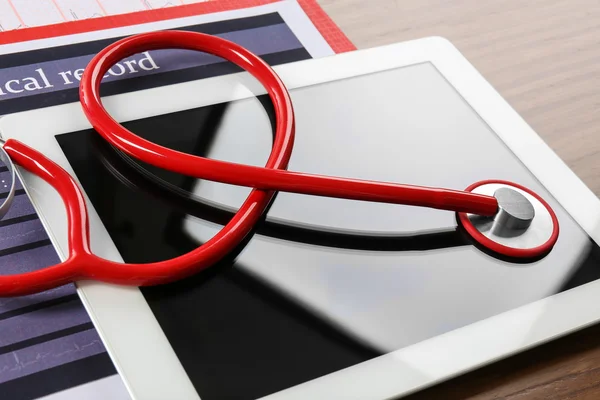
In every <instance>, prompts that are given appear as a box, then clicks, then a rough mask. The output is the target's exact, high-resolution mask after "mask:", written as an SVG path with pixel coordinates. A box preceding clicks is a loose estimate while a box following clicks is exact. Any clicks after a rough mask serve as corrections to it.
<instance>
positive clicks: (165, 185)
mask: <svg viewBox="0 0 600 400" xmlns="http://www.w3.org/2000/svg"><path fill="white" fill-rule="evenodd" d="M164 48H179V49H190V50H197V51H203V52H206V53H210V54H213V55H216V56H219V57H221V58H223V59H225V60H228V61H230V62H233V63H235V64H237V65H238V66H239V67H241V68H243V69H244V70H246V71H247V72H249V73H251V74H252V75H253V76H254V77H255V78H257V79H258V80H259V81H260V82H261V83H262V84H263V86H264V87H265V88H266V90H267V94H268V96H269V98H270V100H271V102H272V105H273V110H274V114H275V121H274V138H273V145H272V150H271V153H270V156H269V157H268V160H267V161H266V164H265V166H264V167H255V166H249V165H242V164H236V163H230V162H225V161H220V160H210V159H207V158H204V157H201V156H198V155H192V154H185V153H182V152H178V151H175V150H172V149H169V148H166V147H163V146H160V145H158V144H156V143H152V142H150V141H148V140H145V139H143V138H140V137H138V136H137V135H135V134H134V133H132V132H130V131H129V130H127V129H126V128H124V127H123V126H122V125H120V124H119V123H118V122H116V121H115V120H114V119H113V118H111V117H110V115H109V114H108V113H107V111H106V110H105V108H104V106H103V105H102V102H101V96H100V83H101V80H102V77H103V76H104V74H105V73H106V71H107V70H108V69H109V68H110V67H111V66H113V65H114V64H115V63H116V62H118V61H120V60H122V59H123V58H126V57H129V56H131V55H134V54H136V53H139V52H143V51H150V50H157V49H164ZM80 101H81V104H82V107H83V111H84V113H85V115H86V117H87V118H88V120H89V121H90V123H91V125H92V126H93V128H94V129H95V130H96V132H97V133H98V134H99V135H96V137H95V143H96V144H97V148H98V149H99V150H100V154H101V155H102V157H101V159H102V160H103V162H104V164H105V165H106V166H107V168H109V170H110V171H111V172H112V173H113V174H114V175H115V176H117V177H119V179H120V180H121V181H123V182H125V183H127V184H128V185H131V186H134V187H135V188H137V189H142V190H145V191H148V192H150V193H152V194H153V195H154V196H158V197H159V198H161V199H163V200H165V201H168V202H170V203H171V204H176V205H177V206H179V207H182V208H184V209H185V210H186V212H188V213H189V214H191V215H194V216H197V217H199V218H203V219H206V220H209V221H212V222H216V223H219V224H222V225H224V226H223V228H222V229H221V230H220V231H219V232H218V233H217V234H215V235H214V236H213V237H212V238H211V239H210V240H208V241H207V242H206V243H203V244H201V245H200V246H199V247H197V248H195V249H194V250H192V251H190V252H188V253H187V254H184V255H181V256H178V257H176V258H173V259H170V260H164V261H159V262H152V263H137V264H131V263H127V264H123V263H117V262H113V261H109V260H105V259H102V258H100V257H98V256H96V255H95V254H93V253H92V252H91V250H90V244H89V221H88V214H87V209H86V204H85V200H84V197H83V195H82V192H81V190H80V189H79V187H78V184H77V183H76V182H75V180H74V179H73V178H72V177H71V176H70V175H69V174H68V173H67V172H66V171H65V170H63V169H62V168H61V167H59V166H58V165H57V164H55V163H54V162H52V161H51V160H49V159H48V158H46V157H45V156H43V155H42V154H41V153H39V152H37V151H36V150H34V149H32V148H30V147H28V146H26V145H24V144H23V143H21V142H19V141H17V140H14V139H9V140H7V141H6V142H5V143H4V145H3V147H2V148H3V150H4V151H3V152H2V153H0V157H1V158H2V160H3V161H4V162H5V164H6V166H7V173H8V174H10V175H11V176H12V179H13V180H12V185H11V187H10V190H9V192H8V194H7V197H6V199H5V201H4V203H3V204H2V205H0V213H1V215H2V216H3V215H4V214H6V212H7V211H8V209H9V207H10V204H11V202H12V198H13V196H14V190H15V179H14V166H13V164H12V163H13V162H14V163H16V164H18V165H20V166H21V167H23V168H25V169H26V170H28V171H30V172H32V173H34V174H36V175H38V176H39V177H41V178H43V179H44V180H45V181H47V182H48V183H50V184H51V185H52V186H53V187H54V189H55V190H56V191H57V192H58V193H59V194H60V196H61V198H62V199H63V202H64V204H65V207H66V210H67V216H68V243H69V256H68V258H67V259H66V260H65V261H64V262H62V263H60V264H57V265H54V266H51V267H48V268H44V269H40V270H36V271H32V272H27V273H22V274H15V275H7V276H0V295H4V296H14V295H24V294H30V293H34V292H39V291H43V290H47V289H50V288H53V287H57V286H61V285H64V284H67V283H70V282H74V281H78V280H90V279H91V280H98V281H104V282H109V283H115V284H121V285H136V286H149V285H158V284H164V283H169V282H173V281H176V280H179V279H182V278H185V277H188V276H191V275H193V274H195V273H197V272H199V271H201V270H203V269H205V268H207V267H210V266H212V265H214V264H216V263H217V262H219V261H220V260H221V259H223V258H224V257H226V256H227V255H228V254H229V253H230V252H231V251H232V250H234V249H236V248H237V247H238V246H239V245H240V244H241V243H243V242H244V240H245V239H247V237H248V236H249V235H251V234H252V233H254V231H255V229H258V230H259V232H260V234H263V235H271V236H275V237H278V238H283V239H286V240H292V241H297V242H305V243H308V244H313V245H319V246H331V247H339V248H351V249H362V250H380V251H381V250H395V251H401V250H428V249H435V248H443V247H452V246H465V245H472V244H474V245H476V246H477V247H478V248H479V249H480V250H483V251H484V252H486V253H489V254H492V255H494V256H496V257H499V258H502V259H507V260H511V261H512V262H523V261H527V260H536V259H539V258H541V257H544V256H545V255H546V254H548V253H549V252H550V251H551V249H552V247H553V246H554V244H555V243H556V240H557V238H558V231H559V228H558V220H557V218H556V215H555V214H554V212H553V210H552V209H551V207H550V206H549V205H548V203H546V202H545V201H544V200H543V199H542V198H541V197H540V196H539V195H537V194H536V193H535V192H533V191H532V190H530V189H528V188H526V187H524V186H521V185H518V184H516V183H512V182H507V181H501V180H488V181H481V182H476V183H474V184H472V185H471V186H469V187H467V188H466V189H465V190H462V191H461V190H452V189H443V188H432V187H425V186H414V185H402V184H396V183H389V182H376V181H368V180H357V179H347V178H340V177H330V176H322V175H313V174H304V173H300V172H291V171H288V170H287V166H288V163H289V160H290V157H291V153H292V147H293V142H294V134H295V122H294V111H293V106H292V102H291V99H290V95H289V93H288V91H287V89H286V87H285V85H284V84H283V82H282V81H281V80H280V78H279V77H278V76H277V74H276V73H275V72H274V71H273V70H272V69H271V68H270V67H269V66H268V65H267V64H266V63H265V62H264V61H262V60H261V59H260V58H259V57H257V56H256V55H254V54H253V53H251V52H249V51H248V50H246V49H244V48H243V47H241V46H238V45H236V44H235V43H232V42H229V41H226V40H224V39H221V38H218V37H214V36H210V35H205V34H200V33H195V32H182V31H162V32H153V33H146V34H140V35H135V36H131V37H128V38H125V39H122V40H120V41H118V42H115V43H113V44H112V45H110V46H108V47H106V48H105V49H104V50H102V51H101V52H100V53H98V54H97V55H96V56H95V57H94V58H93V59H92V60H91V61H90V63H89V65H88V66H87V68H86V69H85V72H84V74H83V76H82V79H81V83H80ZM134 160H139V161H141V162H143V163H146V164H149V165H151V166H154V167H157V168H160V169H164V170H167V171H171V172H174V173H177V174H181V175H184V176H188V177H190V178H194V179H203V180H211V181H215V182H220V183H226V184H230V185H237V186H245V187H249V188H252V190H251V191H250V194H249V195H248V197H247V198H246V200H245V201H244V202H243V204H242V205H241V206H240V207H239V208H238V209H237V210H235V209H231V208H227V207H225V206H223V205H219V204H214V203H211V202H209V201H208V200H204V199H201V198H199V197H197V196H190V193H189V192H187V191H184V190H181V188H178V187H177V186H175V185H172V184H170V183H169V182H167V181H165V180H162V179H160V178H158V177H157V176H156V175H154V174H152V173H151V172H149V171H148V170H146V169H145V168H143V167H141V166H140V165H139V164H138V163H137V162H135V161H134ZM280 191H283V192H290V193H298V194H305V195H314V196H324V197H334V198H342V199H349V200H361V201H369V202H381V203H392V204H398V205H403V206H412V207H429V208H435V209H440V210H446V211H449V212H454V213H455V215H456V219H457V228H456V229H454V230H450V231H447V232H436V233H424V234H422V235H379V234H369V233H365V232H352V231H332V230H327V229H324V228H321V227H314V226H309V225H302V224H292V223H290V222H289V221H283V220H277V219H274V218H271V217H269V216H268V215H267V210H268V208H269V206H270V204H271V203H272V201H273V199H274V197H275V195H276V194H277V192H280Z"/></svg>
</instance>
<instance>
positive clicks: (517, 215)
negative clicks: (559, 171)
mask: <svg viewBox="0 0 600 400" xmlns="http://www.w3.org/2000/svg"><path fill="white" fill-rule="evenodd" d="M466 190H467V191H470V192H472V193H478V194H483V195H489V196H494V197H495V198H496V199H497V201H498V210H497V212H496V214H495V215H494V216H491V217H484V216H480V215H475V214H467V213H458V218H459V221H460V223H461V225H462V226H463V228H464V229H465V230H466V231H467V233H468V234H469V235H470V236H471V237H472V238H473V239H474V240H475V241H476V242H477V243H478V244H479V245H480V246H483V247H484V248H485V249H487V250H490V251H492V252H494V253H497V254H500V255H503V256H507V257H516V258H532V259H534V258H539V257H542V256H544V255H545V254H547V253H548V252H549V251H550V250H551V249H552V247H553V246H554V244H555V243H556V240H557V238H558V219H557V218H556V215H555V214H554V211H553V210H552V208H551V207H550V206H549V205H548V203H546V202H545V201H544V200H543V199H542V198H541V197H540V196H538V195H537V194H536V193H534V192H533V191H531V190H529V189H527V188H525V187H522V186H520V185H517V184H515V183H511V182H506V181H483V182H478V183H475V184H473V185H471V186H470V187H469V188H467V189H466Z"/></svg>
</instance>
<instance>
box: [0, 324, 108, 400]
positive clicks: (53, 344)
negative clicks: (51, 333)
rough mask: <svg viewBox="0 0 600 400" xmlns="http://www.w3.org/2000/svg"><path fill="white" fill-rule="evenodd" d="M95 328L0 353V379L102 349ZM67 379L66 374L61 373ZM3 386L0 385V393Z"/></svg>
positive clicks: (80, 357) (21, 375)
mask: <svg viewBox="0 0 600 400" xmlns="http://www.w3.org/2000/svg"><path fill="white" fill-rule="evenodd" d="M104 351H105V350H104V346H103V345H102V342H101V340H100V338H99V337H98V334H97V333H96V331H95V330H94V329H89V330H85V331H83V332H77V333H75V334H72V335H69V336H66V337H61V338H57V339H54V340H51V341H48V342H44V343H40V344H36V345H33V346H30V347H26V348H23V349H20V350H16V351H13V352H11V353H7V354H2V355H0V383H3V382H7V381H10V380H12V379H17V378H20V377H23V376H26V375H30V374H33V373H36V372H40V371H43V370H45V369H48V368H53V367H57V366H59V365H62V364H65V363H69V362H73V361H76V360H81V359H82V358H86V357H90V356H93V355H96V354H99V353H103V352H104ZM62 379H65V380H67V381H68V377H62ZM1 390H2V386H0V393H1Z"/></svg>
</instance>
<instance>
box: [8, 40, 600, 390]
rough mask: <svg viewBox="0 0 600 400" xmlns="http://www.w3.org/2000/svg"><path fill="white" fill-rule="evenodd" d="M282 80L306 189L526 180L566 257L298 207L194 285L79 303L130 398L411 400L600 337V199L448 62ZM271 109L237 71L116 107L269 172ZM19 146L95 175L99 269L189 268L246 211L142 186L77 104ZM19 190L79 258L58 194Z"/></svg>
mask: <svg viewBox="0 0 600 400" xmlns="http://www.w3.org/2000/svg"><path fill="white" fill-rule="evenodd" d="M275 69H276V70H277V72H278V73H279V74H280V76H281V77H282V79H283V80H284V82H285V83H286V85H287V86H288V88H289V89H290V92H291V95H292V100H293V102H294V107H295V112H296V118H297V136H296V144H295V147H294V152H293V155H292V159H291V162H290V165H289V169H290V170H295V171H306V172H310V173H318V174H329V175H337V176H345V177H355V178H362V179H375V180H383V181H392V182H400V183H408V184H417V185H427V186H439V187H445V188H452V189H458V190H463V189H465V188H466V187H468V186H469V185H471V184H472V183H474V182H477V181H481V180H486V179H503V180H509V181H512V182H516V183H518V184H521V185H524V186H527V187H529V188H531V189H532V190H534V191H535V192H537V193H538V194H539V195H540V196H542V197H543V198H544V199H545V200H546V201H547V202H548V203H549V204H550V206H551V207H552V208H553V209H554V211H555V212H556V214H557V217H558V220H559V223H560V234H559V238H558V241H557V243H556V245H555V246H554V248H553V249H552V251H551V252H550V253H549V254H547V255H546V256H545V257H543V258H541V259H538V260H535V261H531V262H526V263H516V262H514V261H511V260H507V259H502V258H499V257H495V256H494V255H492V254H489V253H487V252H484V251H482V250H481V249H480V248H479V247H477V246H475V245H474V244H473V241H472V240H470V239H469V238H468V237H467V236H466V235H464V232H462V231H461V228H460V227H459V226H458V225H457V220H456V216H455V215H454V214H453V213H450V212H446V211H440V210H433V209H424V208H415V207H410V206H396V205H389V204H374V203H366V202H358V201H349V200H340V199H329V198H319V197H313V196H303V195H296V194H288V193H280V194H278V196H277V198H276V200H275V201H274V202H273V204H272V206H271V208H270V210H269V212H268V217H267V218H266V220H265V221H264V222H263V223H262V224H260V225H259V226H258V227H257V228H256V231H255V233H254V235H253V236H252V237H251V238H249V240H248V241H247V243H245V245H244V246H242V247H240V248H239V249H236V251H235V253H234V254H232V255H231V256H230V257H229V258H228V259H226V260H223V261H222V262H221V263H219V264H218V265H216V266H214V267H212V268H210V269H208V270H206V271H205V272H203V273H201V274H198V275H197V276H195V277H192V278H189V279H186V280H184V281H180V282H176V283H173V284H170V285H164V286H158V287H149V288H142V289H138V288H132V287H119V286H112V285H106V284H102V283H96V282H80V283H79V284H78V288H79V293H80V295H81V297H82V299H83V301H84V304H85V305H86V307H87V309H88V311H89V313H90V315H91V317H92V319H93V321H94V323H95V325H96V327H97V329H98V331H99V333H100V335H101V337H102V339H103V341H104V343H105V345H106V347H107V349H108V351H109V354H110V356H111V357H112V359H113V361H114V363H115V365H116V367H117V369H118V371H119V373H120V375H121V377H122V379H123V381H124V382H125V384H126V386H127V388H128V389H129V391H130V394H131V396H132V398H135V399H167V398H169V399H198V398H201V399H203V400H211V399H223V398H228V399H256V398H264V397H266V398H269V399H278V400H291V399H294V400H295V399H317V398H318V399H329V398H344V399H361V400H364V399H377V400H381V399H388V398H392V397H400V396H403V395H406V394H408V393H412V392H415V391H417V390H419V389H422V388H424V387H427V386H431V385H433V384H435V383H437V382H440V381H442V380H446V379H449V378H451V377H453V376H456V375H458V374H461V373H464V372H466V371H469V370H472V369H474V368H477V367H479V366H481V365H484V364H487V363H490V362H492V361H494V360H497V359H500V358H503V357H506V356H508V355H510V354H514V353H516V352H519V351H522V350H524V349H527V348H530V347H532V346H535V345H538V344H540V343H543V342H545V341H548V340H551V339H553V338H555V337H557V336H560V335H564V334H566V333H568V332H571V331H574V330H576V329H580V328H582V327H584V326H586V325H589V324H591V323H593V322H595V321H596V320H598V319H599V318H600V309H599V308H598V307H596V303H597V298H598V296H600V281H598V279H599V278H600V265H599V264H598V260H599V259H600V248H599V247H598V244H597V243H598V239H599V238H600V228H599V226H600V224H599V222H600V202H599V201H598V199H597V198H596V196H594V194H593V193H592V192H591V191H590V190H589V189H588V188H586V186H585V185H584V184H583V183H582V182H581V181H580V180H579V179H578V178H577V177H576V176H575V175H574V173H573V172H571V171H570V170H569V169H568V168H567V167H566V166H565V165H564V163H563V162H562V161H561V160H560V159H559V158H558V157H557V156H556V155H555V154H554V153H553V152H552V151H551V150H550V149H549V148H548V146H546V145H545V144H544V142H543V141H542V140H541V139H540V138H539V137H538V136H537V135H536V133H535V132H534V131H533V130H532V129H531V128H530V127H529V126H528V125H527V124H526V123H525V122H524V121H523V120H522V119H521V118H520V117H519V116H518V115H517V113H516V112H515V111H514V110H512V109H511V107H510V106H509V105H508V104H507V103H506V102H505V101H504V100H503V99H502V98H501V96H500V95H499V94H498V93H497V92H496V91H495V90H494V89H493V88H492V87H491V86H490V85H489V84H488V83H487V82H486V81H485V79H484V78H482V77H481V76H480V75H479V74H478V73H477V71H476V70H475V69H474V68H473V66H472V65H470V64H469V63H468V61H466V60H465V59H464V58H463V57H462V56H461V55H460V53H459V52H458V51H457V50H456V49H455V48H454V47H453V46H452V45H451V44H450V43H448V42H447V41H445V40H443V39H440V38H427V39H422V40H417V41H412V42H406V43H400V44H396V45H391V46H386V47H380V48H374V49H369V50H361V51H356V52H352V53H346V54H341V55H335V56H331V57H326V58H322V59H315V60H307V61H300V62H296V63H291V64H287V65H281V66H277V67H276V68H275ZM254 94H260V95H261V96H260V97H259V99H258V100H257V98H256V97H254ZM263 94H264V91H262V89H260V86H259V85H258V84H257V83H256V82H255V81H254V80H253V79H251V78H250V77H249V76H248V75H247V74H244V73H240V74H234V75H229V76H224V77H217V78H210V79H204V80H198V81H193V82H191V83H181V84H175V85H167V86H162V87H157V88H153V89H149V90H143V91H138V92H132V93H127V94H121V95H114V96H110V97H106V98H105V100H104V103H105V105H106V106H107V109H108V110H109V111H110V112H111V114H112V115H113V116H114V117H115V118H116V119H118V120H119V121H122V122H123V124H124V125H125V126H126V127H128V128H129V129H130V130H132V131H133V132H135V133H137V134H139V135H140V136H143V137H146V138H150V139H152V140H154V141H156V142H158V143H161V144H163V145H166V146H169V147H171V148H175V149H178V150H182V151H185V152H188V153H193V154H198V155H203V156H206V157H211V158H218V159H224V160H230V161H236V162H240V163H247V164H251V165H261V163H263V162H264V160H266V158H267V155H268V153H269V151H270V144H271V140H272V136H271V132H272V131H271V124H270V121H271V119H272V117H273V116H272V113H271V112H270V107H269V102H268V101H266V100H265V96H264V95H263ZM0 131H1V134H2V136H3V137H4V138H16V139H19V140H21V141H23V142H25V143H26V144H28V145H30V146H32V147H34V148H36V149H37V150H40V151H41V152H43V153H44V154H45V155H47V156H49V157H50V158H51V159H53V160H54V161H56V162H57V163H59V164H60V165H61V166H62V167H64V168H65V169H66V170H67V171H69V172H70V173H71V174H73V176H75V177H76V178H77V180H78V182H79V183H80V184H81V187H82V188H83V189H84V191H85V193H86V196H87V197H86V199H87V201H88V206H89V210H90V214H91V237H92V247H93V250H94V252H96V254H99V255H102V256H104V257H106V258H110V259H113V260H118V261H125V262H149V261H158V260H165V259H169V258H172V257H175V256H177V255H180V254H182V253H185V252H187V251H189V250H190V249H193V248H194V247H196V246H199V245H201V244H202V243H204V242H206V241H207V240H208V239H210V238H211V237H212V235H214V234H215V233H216V232H217V231H218V230H219V228H220V226H221V225H222V223H223V222H224V221H227V218H228V215H229V214H228V212H229V211H230V210H232V209H235V207H237V206H239V205H240V204H241V203H242V201H243V200H244V198H245V196H246V195H247V193H248V192H249V189H247V188H239V187H233V186H229V185H221V184H216V183H212V182H206V181H196V180H192V179H189V178H186V177H182V176H178V175H175V174H171V173H165V172H164V171H159V170H157V169H155V168H150V167H148V166H142V167H143V169H140V168H134V167H132V165H131V164H130V163H129V162H127V160H125V159H123V158H122V157H121V156H120V155H119V154H117V153H115V152H114V150H112V149H111V148H110V147H108V146H106V145H105V143H104V142H102V141H101V140H99V135H97V134H96V133H95V132H94V131H93V130H92V129H91V128H90V125H89V124H88V122H87V120H86V119H85V117H84V116H83V114H82V112H81V109H80V106H79V104H78V103H73V104H67V105H61V106H55V107H49V108H45V109H38V110H35V111H29V112H22V113H18V114H14V115H10V116H7V117H5V118H2V119H1V120H0ZM138 166H139V165H138ZM144 171H145V172H144ZM20 172H21V173H22V177H23V179H24V182H25V185H26V187H27V190H28V194H29V196H30V197H31V199H32V201H33V202H34V204H35V206H36V208H37V210H38V212H39V213H40V214H41V216H42V218H43V220H44V222H45V226H46V228H47V229H48V231H49V234H50V236H51V238H52V240H53V243H54V244H55V245H56V247H57V249H58V251H59V253H61V254H63V255H64V254H66V252H67V247H66V243H67V242H66V218H65V212H64V209H63V207H62V204H61V200H60V198H59V196H58V195H57V194H56V193H54V191H53V190H52V188H51V187H50V186H48V185H46V184H45V183H43V182H41V180H40V179H38V178H36V177H34V176H31V175H30V174H27V173H23V171H20ZM149 177H153V178H154V179H155V178H156V177H158V178H160V179H162V181H163V183H164V182H167V183H168V184H169V186H168V187H166V186H164V185H163V186H158V185H156V184H155V183H156V182H155V180H153V179H149ZM165 187H166V188H167V189H168V188H169V187H170V188H171V189H173V188H177V189H178V190H177V191H174V190H166V189H165ZM315 229H317V230H316V231H315ZM323 231H329V232H331V235H330V236H328V235H327V234H322V233H321V234H317V233H315V232H323ZM311 232H312V233H311ZM348 232H349V233H350V234H351V235H358V236H359V238H358V239H357V238H356V237H352V238H350V239H348V238H347V237H346V239H344V235H346V234H348ZM336 235H337V236H336ZM351 235H350V236H351ZM376 236H379V238H377V237H376ZM332 237H333V239H332ZM340 237H341V238H342V239H340Z"/></svg>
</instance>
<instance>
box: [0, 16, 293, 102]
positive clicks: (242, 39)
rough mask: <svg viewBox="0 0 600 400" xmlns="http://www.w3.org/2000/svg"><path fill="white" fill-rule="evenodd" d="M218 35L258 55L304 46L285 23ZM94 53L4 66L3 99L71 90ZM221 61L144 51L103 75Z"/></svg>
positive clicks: (199, 55)
mask: <svg viewBox="0 0 600 400" xmlns="http://www.w3.org/2000/svg"><path fill="white" fill-rule="evenodd" d="M216 36H219V37H222V38H223V39H227V40H230V41H232V42H235V43H238V44H240V45H242V46H244V47H246V48H247V49H249V50H250V51H252V52H254V53H255V54H257V55H265V54H271V53H278V52H282V51H288V50H295V49H299V48H301V47H302V45H301V43H300V42H299V41H298V39H297V38H296V37H295V36H294V34H293V33H292V31H291V30H290V29H289V28H288V27H287V25H285V24H277V25H271V26H265V27H260V28H253V29H247V30H243V31H236V32H229V33H222V34H220V35H216ZM265 38H268V40H265ZM93 56H94V54H88V55H84V56H78V57H71V58H66V59H62V60H54V61H45V62H39V63H35V64H30V65H21V66H16V67H11V68H5V69H2V70H0V101H7V100H11V99H15V98H19V97H25V96H32V95H37V94H42V93H50V92H56V91H61V90H67V89H72V88H73V87H76V86H78V82H79V80H80V79H81V74H83V71H84V68H85V66H86V65H87V64H88V63H89V61H90V60H91V59H92V57H93ZM218 62H223V59H221V58H219V57H215V56H212V55H210V54H206V53H201V52H197V51H189V50H157V51H151V52H144V53H141V54H137V55H135V56H132V57H129V58H127V59H124V60H123V61H120V62H119V63H117V64H116V65H115V66H113V67H112V68H111V69H110V70H109V72H108V73H107V74H106V75H105V76H104V79H103V82H111V81H116V80H121V79H127V78H133V77H140V76H148V75H152V74H157V73H165V72H170V71H176V70H183V69H188V68H194V67H199V66H204V65H208V64H215V63H218Z"/></svg>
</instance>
